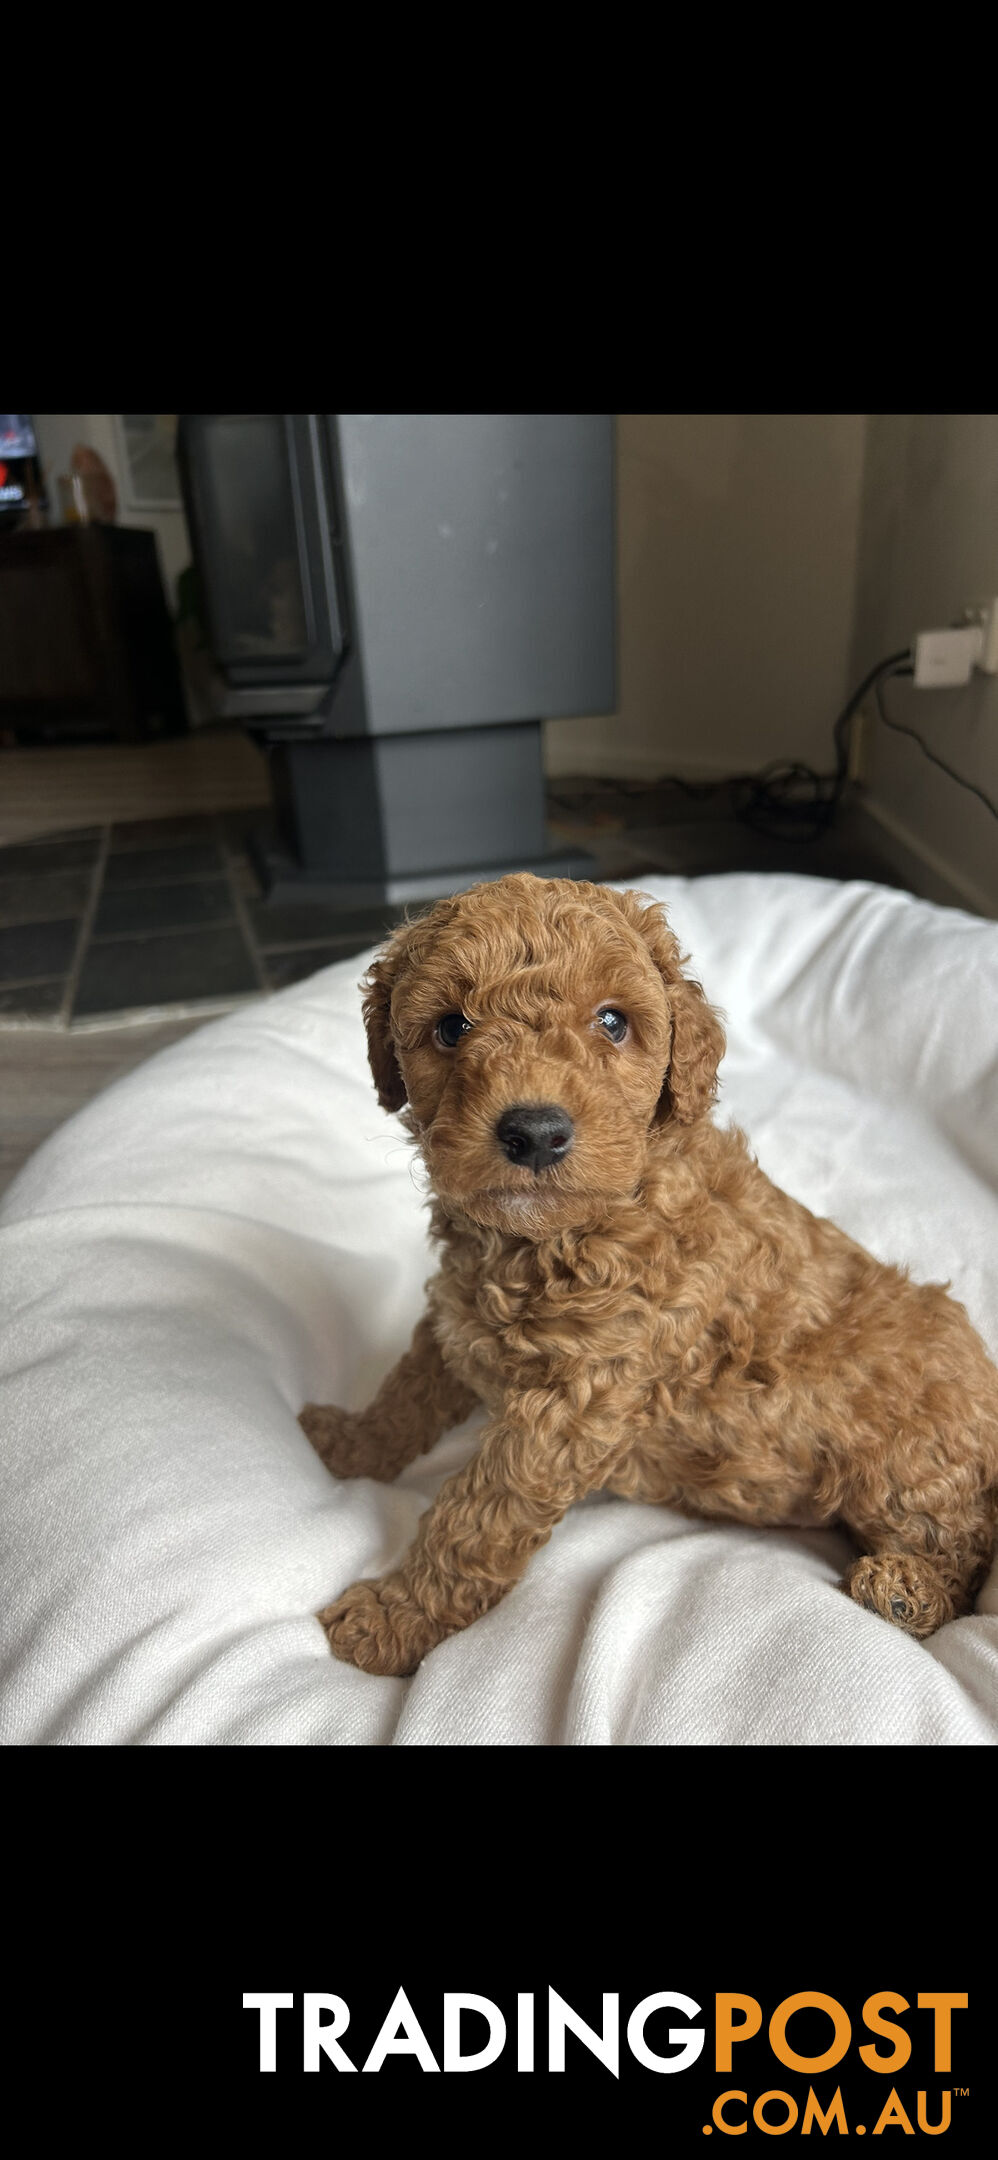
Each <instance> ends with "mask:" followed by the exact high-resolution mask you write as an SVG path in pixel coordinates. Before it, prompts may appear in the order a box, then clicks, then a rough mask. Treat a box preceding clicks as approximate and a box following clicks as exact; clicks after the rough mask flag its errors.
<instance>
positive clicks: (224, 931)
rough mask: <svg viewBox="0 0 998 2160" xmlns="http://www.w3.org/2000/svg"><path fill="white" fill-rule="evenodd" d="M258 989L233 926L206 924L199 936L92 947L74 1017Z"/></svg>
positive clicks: (244, 950) (134, 941) (249, 963)
mask: <svg viewBox="0 0 998 2160" xmlns="http://www.w3.org/2000/svg"><path fill="white" fill-rule="evenodd" d="M259 987H260V986H259V983H258V981H257V977H256V971H255V969H254V967H253V963H252V961H251V959H250V956H249V953H248V952H247V950H246V946H245V944H244V942H243V938H242V936H241V933H240V932H239V930H238V929H237V928H236V927H235V926H232V927H223V928H207V929H204V930H200V931H199V932H198V934H197V936H196V937H184V936H182V935H176V936H173V937H147V938H122V939H121V940H120V941H118V942H117V943H107V944H104V945H92V946H91V948H90V951H89V952H88V954H87V956H86V959H85V960H84V963H83V967H82V970H81V972H80V980H79V984H78V987H77V992H76V998H75V1001H74V1004H73V1017H74V1019H76V1018H78V1017H80V1016H81V1015H82V1014H84V1013H99V1012H125V1011H128V1010H129V1009H130V1008H133V1007H135V1006H141V1005H178V1004H182V1003H184V1004H185V1003H187V1001H188V1000H190V999H194V998H218V997H238V996H240V995H242V994H243V993H244V992H246V991H252V990H258V989H259Z"/></svg>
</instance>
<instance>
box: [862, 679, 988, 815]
mask: <svg viewBox="0 0 998 2160" xmlns="http://www.w3.org/2000/svg"><path fill="white" fill-rule="evenodd" d="M897 673H898V674H899V675H910V674H911V673H912V670H911V669H910V668H898V670H897ZM876 696H877V712H878V714H879V716H880V718H881V720H882V721H883V723H884V726H885V727H889V728H893V729H894V732H895V734H896V735H910V736H911V739H912V742H917V744H918V747H919V749H920V750H924V752H925V755H926V757H927V758H931V759H932V763H933V765H938V766H939V769H940V771H941V772H944V773H945V774H946V775H947V778H948V779H950V780H955V781H956V783H957V786H958V787H962V788H967V789H969V792H970V793H971V795H977V796H979V797H980V800H981V802H982V803H983V804H984V807H985V809H986V810H990V812H991V815H992V817H993V818H998V809H996V808H995V805H994V803H993V802H992V800H991V797H990V795H985V793H984V789H983V788H979V787H975V785H974V782H973V781H972V780H965V779H964V777H963V774H962V773H958V772H954V770H953V767H952V765H947V763H946V760H945V758H941V757H937V756H936V753H935V751H934V750H930V749H929V745H928V743H927V742H923V741H922V738H921V736H920V735H918V734H916V731H915V729H914V728H913V727H905V724H904V722H903V720H892V719H891V717H890V715H889V713H888V712H887V709H886V707H885V705H884V692H883V685H882V683H880V682H878V683H877V686H876Z"/></svg>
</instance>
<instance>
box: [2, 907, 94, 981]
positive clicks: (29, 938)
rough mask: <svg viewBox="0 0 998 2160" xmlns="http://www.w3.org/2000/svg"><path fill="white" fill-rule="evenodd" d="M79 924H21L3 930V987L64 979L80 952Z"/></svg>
mask: <svg viewBox="0 0 998 2160" xmlns="http://www.w3.org/2000/svg"><path fill="white" fill-rule="evenodd" d="M78 929H79V925H78V923H75V922H41V923H17V924H15V925H14V927H13V928H12V929H10V930H0V983H16V982H36V981H37V980H38V978H39V977H40V976H42V975H64V974H65V973H66V970H67V968H68V967H69V964H70V961H71V960H72V957H73V953H74V951H75V949H76V938H77V932H78Z"/></svg>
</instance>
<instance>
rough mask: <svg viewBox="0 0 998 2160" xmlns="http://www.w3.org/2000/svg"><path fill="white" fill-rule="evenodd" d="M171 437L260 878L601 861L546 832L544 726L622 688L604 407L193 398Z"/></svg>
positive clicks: (412, 890)
mask: <svg viewBox="0 0 998 2160" xmlns="http://www.w3.org/2000/svg"><path fill="white" fill-rule="evenodd" d="M179 442H180V463H181V473H182V479H183V487H184V497H185V503H186V508H187V516H188V522H189V526H190V531H191V541H192V547H193V551H194V558H195V562H196V564H197V567H198V571H199V575H200V580H201V586H202V592H203V595H204V605H205V612H206V616H207V625H206V627H207V630H208V636H209V642H210V645H211V648H212V652H213V656H214V659H215V662H216V665H217V667H218V668H219V670H220V672H221V674H222V676H223V678H224V680H225V683H226V697H225V703H224V706H223V717H226V718H230V719H238V720H239V721H240V722H241V723H242V724H243V725H244V726H245V727H247V728H248V729H250V730H251V731H252V732H253V734H254V735H256V736H257V737H258V738H259V739H261V740H262V741H263V743H264V744H265V745H266V746H267V749H268V752H269V756H270V761H271V770H272V780H273V795H274V808H275V816H276V826H277V835H278V841H277V846H276V847H275V848H273V849H271V850H269V851H268V855H267V860H266V865H265V870H266V878H267V883H268V886H269V888H270V889H271V891H272V892H273V893H274V896H275V899H280V898H281V897H282V896H284V895H286V894H288V893H290V892H291V891H292V890H293V889H298V890H300V889H302V887H307V888H308V890H309V891H311V892H317V891H318V890H323V891H325V892H327V893H328V895H329V897H330V898H331V899H333V898H335V899H338V900H339V901H340V902H341V903H342V904H343V905H344V906H357V907H363V906H369V905H374V904H378V903H380V902H385V901H387V902H393V903H394V902H404V901H407V900H419V899H424V898H432V897H433V896H435V895H436V894H439V893H442V892H447V891H457V890H460V888H461V887H462V886H464V885H468V884H473V883H475V882H476V881H478V880H480V879H482V878H487V877H490V876H492V877H500V876H502V875H503V874H504V873H505V872H506V871H508V870H511V869H534V870H536V871H537V872H538V873H539V874H540V875H543V876H549V877H553V876H585V875H590V874H594V873H596V865H595V863H594V862H593V861H592V859H591V858H589V857H588V856H586V855H585V854H583V853H579V852H574V853H573V852H568V853H565V852H564V851H562V852H560V853H559V852H555V851H553V850H551V848H550V847H549V843H548V837H547V831H546V826H545V819H544V785H543V768H542V743H541V729H542V724H543V722H544V721H546V720H553V719H557V718H559V717H565V716H569V715H583V714H594V713H604V712H609V711H612V710H613V708H614V705H615V702H616V682H615V600H614V560H615V544H614V453H613V418H612V415H610V414H562V413H555V414H511V413H487V414H470V413H450V414H448V413H434V414H406V413H401V414H399V413H395V414H391V413H387V414H386V413H379V414H343V413H341V414H314V413H313V414H300V413H294V414H287V413H285V414H279V413H264V414H245V413H238V414H237V413H187V414H183V415H182V416H181V422H180V436H179Z"/></svg>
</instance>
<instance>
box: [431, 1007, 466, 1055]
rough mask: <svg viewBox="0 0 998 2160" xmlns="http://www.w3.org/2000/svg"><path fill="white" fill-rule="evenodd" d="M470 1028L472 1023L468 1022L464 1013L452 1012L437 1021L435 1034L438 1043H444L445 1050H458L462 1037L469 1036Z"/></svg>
mask: <svg viewBox="0 0 998 2160" xmlns="http://www.w3.org/2000/svg"><path fill="white" fill-rule="evenodd" d="M470 1028H471V1021H470V1020H466V1019H465V1017H464V1014H463V1013H459V1012H452V1013H444V1015H443V1018H442V1019H441V1020H438V1021H437V1024H436V1027H435V1028H434V1030H433V1032H434V1035H435V1036H436V1038H437V1041H438V1043H442V1045H443V1048H444V1049H445V1050H456V1048H457V1045H458V1043H459V1042H460V1040H461V1037H462V1035H467V1034H468V1033H469V1031H470Z"/></svg>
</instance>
